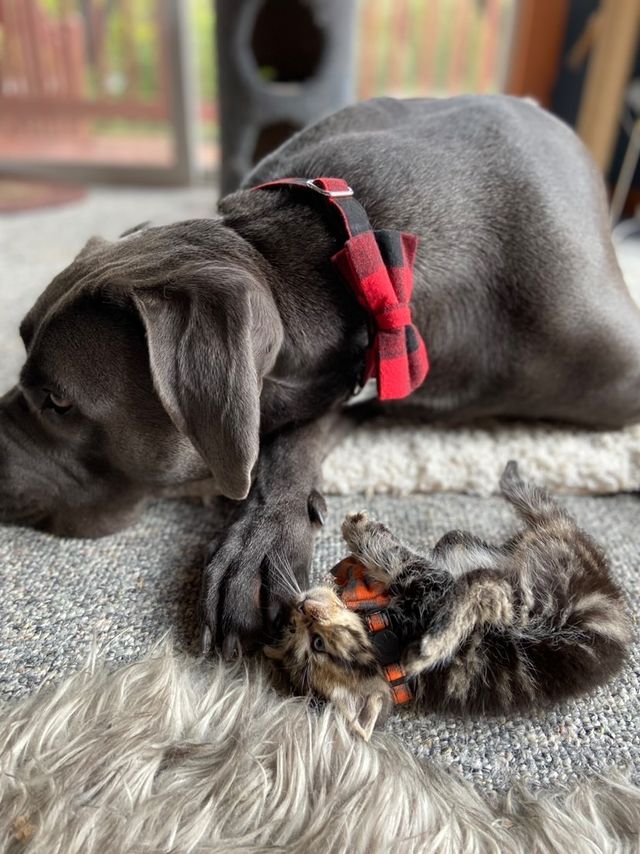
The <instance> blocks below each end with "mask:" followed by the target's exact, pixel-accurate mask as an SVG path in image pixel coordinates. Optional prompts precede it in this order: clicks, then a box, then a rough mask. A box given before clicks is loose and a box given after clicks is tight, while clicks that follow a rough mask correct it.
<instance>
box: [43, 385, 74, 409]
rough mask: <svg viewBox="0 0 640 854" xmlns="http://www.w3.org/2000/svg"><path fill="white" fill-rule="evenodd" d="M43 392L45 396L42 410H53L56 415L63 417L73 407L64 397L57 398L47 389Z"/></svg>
mask: <svg viewBox="0 0 640 854" xmlns="http://www.w3.org/2000/svg"><path fill="white" fill-rule="evenodd" d="M44 391H45V393H46V395H47V396H46V397H45V399H44V402H43V404H42V408H43V409H53V411H54V412H55V413H57V414H58V415H65V414H66V413H67V412H68V411H69V410H70V409H71V407H72V406H73V403H72V402H71V401H70V400H67V399H66V398H65V397H58V395H57V394H53V392H51V391H49V390H48V389H45V390H44Z"/></svg>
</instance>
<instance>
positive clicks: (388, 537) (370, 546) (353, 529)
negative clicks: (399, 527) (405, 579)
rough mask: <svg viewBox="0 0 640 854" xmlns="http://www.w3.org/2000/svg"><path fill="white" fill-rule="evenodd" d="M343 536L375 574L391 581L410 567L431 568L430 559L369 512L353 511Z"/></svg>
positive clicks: (381, 579) (352, 549)
mask: <svg viewBox="0 0 640 854" xmlns="http://www.w3.org/2000/svg"><path fill="white" fill-rule="evenodd" d="M342 536H343V537H344V539H345V542H346V544H347V546H348V547H349V551H350V552H351V554H352V555H353V556H354V557H355V558H356V559H357V560H359V561H360V563H362V564H363V565H364V566H366V568H367V569H368V570H369V573H370V574H371V575H372V577H373V578H376V579H377V580H378V581H382V582H384V583H385V584H389V583H390V582H392V581H393V580H394V579H395V578H397V577H398V575H400V574H401V573H402V572H404V571H405V570H407V569H408V568H409V567H414V568H421V569H422V568H428V564H429V562H428V560H427V559H426V558H425V557H423V556H422V555H419V554H417V553H416V552H414V551H412V550H411V549H410V548H408V547H407V546H405V545H404V544H403V543H401V542H400V540H399V539H398V538H397V537H396V536H394V534H392V533H391V531H390V530H389V529H388V528H387V527H386V526H385V525H383V524H382V523H381V522H376V521H375V520H372V519H369V517H368V516H367V514H366V513H365V512H364V511H362V512H360V513H350V514H349V515H348V516H346V517H345V519H344V522H343V523H342Z"/></svg>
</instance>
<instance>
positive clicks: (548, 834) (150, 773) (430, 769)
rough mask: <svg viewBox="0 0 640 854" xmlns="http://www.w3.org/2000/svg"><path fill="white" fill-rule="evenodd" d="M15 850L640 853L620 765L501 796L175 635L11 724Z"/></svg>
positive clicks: (1, 799) (5, 843)
mask: <svg viewBox="0 0 640 854" xmlns="http://www.w3.org/2000/svg"><path fill="white" fill-rule="evenodd" d="M0 756H1V757H2V766H1V771H2V774H1V776H0V840H1V841H0V846H1V850H2V851H3V852H9V854H15V852H29V854H36V852H38V854H57V852H59V854H81V853H82V854H85V852H100V854H109V852H177V854H178V852H179V854H186V852H213V851H215V852H271V851H287V852H301V854H302V852H304V854H309V853H310V852H323V854H324V852H326V854H330V852H388V851H402V852H414V851H415V852H425V851H428V852H430V854H439V852H442V854H445V852H447V854H460V852H465V854H472V852H478V854H480V852H483V854H484V852H495V854H509V852H522V854H532V852H563V854H565V852H567V851H572V852H576V854H577V852H591V854H603V852H625V851H627V852H630V854H631V852H634V851H637V850H638V847H637V846H638V843H639V841H640V840H639V837H638V829H639V828H640V791H639V790H638V789H636V788H634V787H632V786H631V785H629V784H628V783H626V782H625V780H624V779H623V778H622V777H617V778H612V779H608V780H601V781H599V782H591V783H589V784H584V785H582V786H579V787H577V788H574V789H573V790H571V791H564V792H556V793H554V794H553V795H551V794H549V793H541V794H538V795H532V794H530V793H527V792H526V791H524V790H519V791H517V792H515V791H513V792H511V793H510V794H509V795H507V796H506V797H503V798H500V799H496V800H494V801H492V802H490V801H487V800H483V799H482V798H481V797H480V795H479V794H478V793H477V792H476V791H475V790H474V789H473V787H471V786H470V785H469V784H468V783H467V782H464V781H462V780H461V779H459V778H457V777H455V776H453V775H452V774H450V773H448V772H446V771H443V770H441V769H438V768H437V767H435V766H433V765H428V764H420V763H419V762H418V761H417V760H415V759H414V758H413V757H412V756H411V754H409V753H408V751H406V750H405V749H404V748H403V747H402V746H401V744H400V743H399V742H398V741H397V740H396V739H394V738H393V737H390V736H385V735H376V736H374V739H373V741H372V742H371V743H370V744H365V743H364V742H362V741H360V740H358V739H355V738H354V737H353V736H351V735H350V734H349V732H348V731H347V730H346V728H345V726H344V724H343V723H342V722H341V721H340V720H339V719H338V718H336V717H335V715H334V714H333V712H332V711H331V710H330V709H325V710H323V711H320V710H318V709H313V708H310V707H309V705H308V704H307V703H306V702H305V701H304V700H297V699H286V698H281V697H279V696H278V695H277V694H276V693H275V691H274V689H273V688H271V687H270V685H269V682H268V680H267V679H266V678H265V676H264V673H263V672H262V671H260V670H257V669H256V668H255V667H252V666H251V665H246V664H242V663H240V664H238V665H235V666H233V667H228V666H223V665H222V664H220V663H217V662H211V663H204V662H202V661H198V660H196V659H193V658H189V657H184V656H182V655H178V654H176V653H175V652H174V650H173V649H172V647H171V644H170V643H168V642H165V643H163V644H162V645H160V646H158V647H156V649H155V650H154V651H153V652H152V653H151V654H150V655H149V656H148V657H147V658H145V659H144V660H142V661H140V662H136V663H133V664H129V665H127V666H124V667H121V668H120V669H118V670H116V671H115V672H113V671H109V670H107V669H105V668H100V667H97V666H96V662H95V660H92V661H90V662H89V663H88V664H87V666H86V667H85V668H84V669H83V670H82V671H80V672H79V673H77V674H76V675H74V676H72V677H71V678H69V679H67V680H66V681H64V682H63V683H62V684H61V685H59V686H58V687H57V688H55V689H54V690H53V692H51V693H47V692H40V693H37V694H35V695H34V696H33V697H32V698H31V699H29V700H28V701H26V702H24V703H22V704H19V705H10V706H9V705H7V706H5V707H4V709H3V710H2V722H1V723H0Z"/></svg>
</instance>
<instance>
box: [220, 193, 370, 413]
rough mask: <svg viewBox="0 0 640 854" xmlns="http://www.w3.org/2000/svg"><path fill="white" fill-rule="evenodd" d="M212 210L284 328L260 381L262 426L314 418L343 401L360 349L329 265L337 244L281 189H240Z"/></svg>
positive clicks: (361, 327) (320, 221)
mask: <svg viewBox="0 0 640 854" xmlns="http://www.w3.org/2000/svg"><path fill="white" fill-rule="evenodd" d="M220 210H221V212H222V215H223V218H224V219H223V221H224V224H225V226H226V227H228V228H230V229H231V230H232V231H234V232H235V233H236V234H237V235H239V236H240V237H241V238H242V240H244V241H245V242H246V244H247V248H248V251H250V253H251V257H252V261H253V262H254V263H255V264H256V265H257V266H258V267H259V269H260V272H261V277H262V279H263V281H264V283H265V285H266V286H267V287H268V288H269V291H270V292H271V295H272V298H273V300H274V302H275V305H276V307H277V309H278V312H279V314H280V318H281V320H282V325H283V329H284V339H283V344H282V347H281V350H280V353H279V355H278V359H277V361H276V364H275V366H274V369H273V370H272V372H271V373H270V374H269V376H268V377H266V378H265V382H264V388H263V395H262V402H263V418H264V422H265V426H266V427H267V429H270V428H273V427H276V426H279V424H281V423H286V422H287V421H288V420H291V418H295V419H296V420H298V419H302V418H312V417H316V416H317V415H319V414H321V413H322V412H325V411H326V410H327V408H330V407H331V406H332V405H335V404H337V403H339V402H341V401H343V400H345V399H347V398H348V397H349V395H350V393H351V392H352V390H353V388H354V386H355V384H356V382H357V379H358V377H359V375H360V374H361V372H362V365H363V356H364V350H365V347H366V343H367V330H366V318H365V315H364V313H363V311H362V309H361V308H360V307H359V305H358V303H357V300H356V298H355V296H354V295H353V294H352V293H351V291H350V290H349V289H348V288H347V287H346V286H345V284H344V282H343V281H342V280H341V279H340V277H339V276H338V275H337V273H336V271H335V269H334V267H333V264H332V263H331V257H332V256H333V255H334V254H335V253H336V252H337V251H338V249H339V248H340V243H339V241H338V239H337V238H336V236H335V235H334V234H332V231H331V228H330V224H329V223H327V222H326V221H325V218H324V217H323V216H322V214H321V213H320V211H318V210H317V209H315V208H314V207H312V206H310V205H309V204H308V203H305V201H304V200H300V199H298V198H296V197H295V196H294V195H292V194H290V193H289V192H288V191H287V190H286V189H285V190H282V191H276V192H274V191H272V192H269V193H266V192H253V191H250V190H241V191H239V192H237V193H234V194H232V195H230V196H227V197H226V198H225V199H223V200H222V202H221V204H220Z"/></svg>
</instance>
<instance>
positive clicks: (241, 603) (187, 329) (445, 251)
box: [0, 97, 640, 655]
mask: <svg viewBox="0 0 640 854" xmlns="http://www.w3.org/2000/svg"><path fill="white" fill-rule="evenodd" d="M321 175H325V176H335V177H340V178H344V179H345V180H346V181H347V182H348V183H349V184H350V185H351V187H352V188H353V189H354V191H355V196H356V198H357V199H358V200H359V201H360V202H361V203H362V204H363V205H364V207H365V208H366V210H367V212H368V215H369V218H370V220H371V222H372V224H373V226H374V227H378V228H381V227H386V228H393V229H400V230H404V231H408V232H413V233H415V234H417V235H418V236H419V237H420V238H421V244H420V249H419V252H418V258H417V262H416V268H415V292H414V300H413V311H414V314H413V316H414V322H415V324H416V326H417V328H418V329H419V330H420V332H421V334H422V336H423V337H424V340H425V341H426V344H427V347H428V349H429V353H430V358H431V363H432V368H431V372H430V374H429V376H428V378H427V380H426V382H425V383H424V385H423V386H422V387H421V388H420V389H419V390H418V391H417V392H415V393H414V394H413V395H412V396H411V397H410V398H409V399H408V401H409V402H408V403H407V404H405V405H401V404H393V405H385V406H384V407H383V408H384V409H385V410H386V411H387V412H389V413H390V414H397V413H403V414H405V413H406V412H407V411H408V410H409V409H411V410H412V411H413V412H419V413H420V414H421V416H422V417H424V418H429V419H434V418H438V419H440V420H449V421H452V420H454V419H455V420H456V421H460V420H462V419H470V418H475V417H478V416H497V415H499V416H507V417H513V416H517V417H525V418H552V419H561V420H569V421H573V422H580V423H582V424H588V425H594V426H618V425H622V424H625V423H628V422H631V421H634V420H637V419H638V415H639V410H640V394H639V392H640V316H639V312H638V310H637V309H636V306H635V305H634V304H633V302H632V300H631V298H630V296H629V294H628V292H627V290H626V288H625V285H624V283H623V281H622V277H621V275H620V270H619V268H618V266H617V263H616V259H615V255H614V252H613V248H612V245H611V241H610V238H609V229H608V222H607V211H606V206H605V195H604V191H603V186H602V181H601V179H600V176H599V175H598V173H597V172H596V170H595V168H594V166H593V165H592V163H591V161H590V160H589V157H588V155H587V154H586V152H585V150H584V149H583V147H582V145H581V144H580V142H579V141H578V140H577V139H576V137H575V136H574V135H573V133H572V132H571V131H570V130H569V129H568V128H567V127H565V126H564V125H563V124H561V123H560V122H559V121H557V120H556V119H555V118H553V117H551V116H549V115H548V114H546V113H545V112H544V111H542V110H541V109H539V108H538V107H536V106H535V105H533V104H529V103H526V102H524V101H520V100H517V99H513V98H508V97H461V98H455V99H451V100H413V101H395V100H390V99H383V100H376V101H370V102H367V103H362V104H358V105H356V106H354V107H350V108H348V109H345V110H342V111H341V112H339V113H337V114H335V115H333V116H331V117H329V118H328V119H325V120H323V121H321V122H319V123H318V124H316V125H315V126H313V127H311V128H309V129H307V130H304V131H302V132H301V133H299V134H298V135H297V136H295V137H294V138H293V139H292V140H291V141H290V142H288V143H287V144H286V145H284V146H283V147H282V148H280V149H278V150H277V151H276V152H275V153H274V154H272V155H271V156H269V157H267V158H266V160H264V161H262V163H260V164H259V165H258V167H257V168H256V169H255V171H254V172H253V173H252V174H251V175H250V176H249V178H248V179H247V181H246V182H245V189H242V190H240V191H239V192H237V193H234V194H232V195H230V196H227V197H226V198H225V199H223V200H222V201H221V203H220V213H221V216H220V217H219V218H216V219H203V220H193V221H190V222H181V223H177V224H175V225H171V226H165V227H162V228H153V227H141V228H139V229H136V230H134V231H132V232H129V233H127V234H125V235H123V237H122V238H120V239H119V240H116V241H114V242H107V241H104V240H101V239H98V238H94V239H92V240H91V241H89V243H88V244H87V246H86V247H85V248H84V249H83V250H82V252H81V253H80V254H79V256H78V257H77V258H76V259H75V260H74V261H73V262H72V264H71V265H70V266H69V267H68V268H67V269H66V270H64V271H63V272H62V273H60V275H58V276H57V277H56V278H55V279H54V280H53V282H52V283H51V284H50V285H49V287H48V288H47V289H46V291H45V292H44V293H43V294H42V296H41V297H40V299H39V300H38V301H37V302H36V304H35V305H34V307H33V308H32V309H31V311H30V312H29V314H28V315H27V317H26V318H25V320H24V322H23V323H22V326H21V329H20V332H21V334H22V337H23V339H24V343H25V347H26V350H27V360H26V364H25V366H24V369H23V371H22V374H21V378H20V384H19V385H18V386H17V387H16V388H14V389H13V390H12V391H10V392H9V393H8V394H7V395H6V396H5V397H4V398H3V399H2V402H1V408H0V507H1V509H2V513H3V517H4V519H5V520H9V521H16V522H22V523H25V524H30V525H35V526H38V527H41V528H43V529H46V530H49V531H53V532H56V533H59V534H66V535H77V536H98V535H101V534H105V533H107V532H109V531H113V530H115V529H117V528H119V527H121V526H123V525H125V524H127V522H129V520H130V519H131V518H132V516H133V515H134V513H135V512H136V511H137V509H138V508H139V507H140V505H141V503H142V502H143V500H144V499H145V497H147V496H149V495H152V494H157V493H158V492H162V491H163V490H166V489H167V488H168V487H173V486H178V485H184V484H190V483H194V482H197V481H202V480H203V479H205V478H207V479H210V480H211V483H212V487H213V489H214V490H215V492H216V493H218V494H221V495H224V496H227V497H229V498H232V499H235V500H237V501H240V502H241V503H239V504H238V505H237V506H235V509H234V515H233V517H232V519H231V521H230V525H229V527H228V530H227V531H226V532H225V533H224V535H223V536H221V538H220V539H219V540H218V541H217V542H216V543H215V544H214V545H212V547H211V549H210V554H209V558H208V562H207V565H206V568H205V571H204V577H203V587H202V617H203V627H204V628H203V635H202V638H203V647H204V649H205V650H208V649H209V648H210V646H211V645H212V644H220V645H221V646H222V647H223V650H224V652H225V653H226V654H227V655H231V654H233V653H234V652H235V651H236V649H237V644H238V641H239V639H240V640H242V641H246V640H249V639H251V638H255V637H256V636H259V635H260V633H261V631H262V630H263V628H264V623H265V615H267V614H269V613H271V612H273V611H274V607H275V603H276V601H277V589H278V587H279V582H278V579H277V578H276V576H277V575H278V573H280V572H281V571H282V566H283V565H284V566H287V567H288V568H289V570H290V571H291V572H292V573H295V574H297V575H298V576H299V577H301V578H304V575H305V574H306V572H307V569H308V566H309V562H310V559H311V555H312V549H313V536H314V532H315V530H316V529H317V527H318V525H320V524H321V523H322V519H323V514H324V512H325V511H324V502H323V499H322V497H321V495H320V493H319V492H318V489H319V487H320V465H321V461H322V459H323V456H324V455H325V453H326V451H327V450H328V449H329V447H330V446H331V443H332V442H335V440H336V437H337V435H338V434H339V432H340V429H339V424H338V421H339V420H340V417H341V416H339V414H338V413H339V410H340V409H341V405H342V404H343V403H344V402H345V401H346V400H347V399H348V398H349V396H350V395H351V393H352V392H353V389H354V387H355V386H356V384H357V382H358V378H359V377H360V375H361V372H362V366H363V358H364V352H365V348H366V346H367V322H366V317H365V315H364V313H363V311H362V309H361V308H360V307H359V305H358V303H357V301H356V299H355V297H354V295H353V293H351V292H350V290H349V289H348V287H347V286H346V285H345V283H344V282H343V281H342V280H341V279H340V278H339V276H338V274H337V273H336V271H335V269H334V268H333V266H332V265H331V263H330V260H329V259H330V258H331V256H332V255H333V254H334V253H335V252H336V251H338V249H339V248H340V246H341V243H340V240H339V238H338V236H337V235H336V232H335V228H334V227H333V224H332V222H331V221H330V217H328V216H327V212H326V209H325V208H324V207H322V205H320V204H317V205H316V204H314V203H313V200H310V199H309V195H313V194H307V193H304V192H303V193H298V192H295V191H293V192H292V191H291V190H290V189H287V188H282V189H277V190H269V191H258V192H255V191H253V192H252V191H250V190H249V189H248V188H250V187H252V186H255V185H257V184H259V183H261V182H264V181H268V180H272V179H274V178H278V177H288V176H304V177H316V176H321ZM318 200H319V201H320V199H319V198H318ZM380 407H382V405H381V404H377V407H373V409H374V411H375V410H376V408H378V409H379V408H380ZM303 583H305V582H304V580H303ZM272 606H273V607H272Z"/></svg>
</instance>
